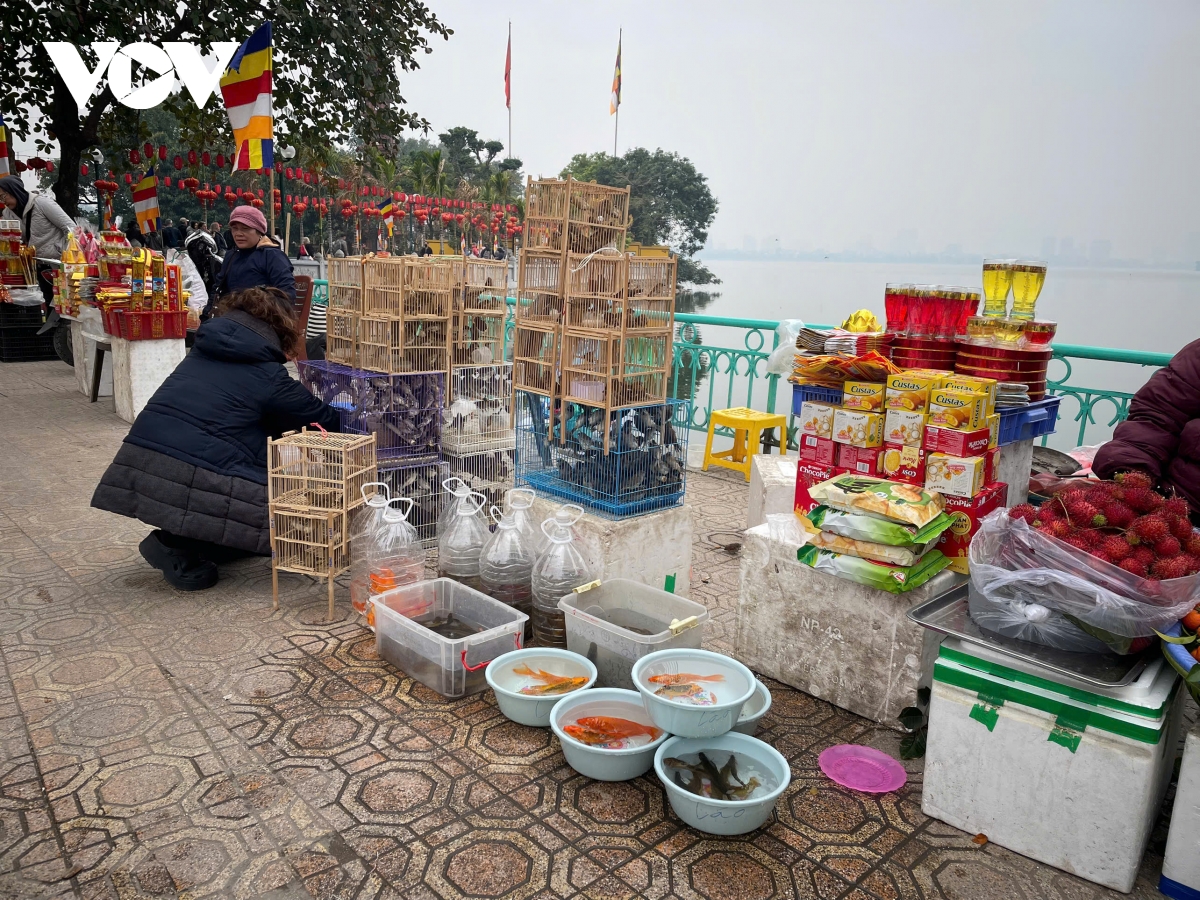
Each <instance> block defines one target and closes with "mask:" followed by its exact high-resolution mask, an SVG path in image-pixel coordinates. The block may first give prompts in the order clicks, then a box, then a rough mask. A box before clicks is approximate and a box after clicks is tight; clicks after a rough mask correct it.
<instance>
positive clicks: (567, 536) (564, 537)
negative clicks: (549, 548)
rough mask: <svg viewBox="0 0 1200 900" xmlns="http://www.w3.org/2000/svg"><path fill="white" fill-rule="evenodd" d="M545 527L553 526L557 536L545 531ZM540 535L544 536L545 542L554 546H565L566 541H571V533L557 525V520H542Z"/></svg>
mask: <svg viewBox="0 0 1200 900" xmlns="http://www.w3.org/2000/svg"><path fill="white" fill-rule="evenodd" d="M547 525H553V526H554V527H555V528H557V529H558V534H557V535H554V534H551V533H550V532H549V531H548V530H547V529H546V526H547ZM542 534H544V535H545V536H546V539H547V540H551V541H553V542H554V543H556V544H565V543H566V542H567V541H569V540H571V533H570V532H569V531H567V529H566V528H564V527H563V526H562V525H559V524H558V520H557V519H543V520H542Z"/></svg>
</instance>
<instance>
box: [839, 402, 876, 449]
mask: <svg viewBox="0 0 1200 900" xmlns="http://www.w3.org/2000/svg"><path fill="white" fill-rule="evenodd" d="M833 439H834V441H836V442H837V443H839V444H849V445H850V446H852V447H863V448H867V449H869V448H871V447H882V446H883V413H871V412H859V411H858V410H854V409H837V410H834V412H833Z"/></svg>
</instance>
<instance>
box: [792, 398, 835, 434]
mask: <svg viewBox="0 0 1200 900" xmlns="http://www.w3.org/2000/svg"><path fill="white" fill-rule="evenodd" d="M834 412H835V409H834V407H832V406H830V405H829V404H828V403H816V402H814V401H812V400H806V401H805V402H804V403H803V404H802V405H801V406H800V433H801V434H811V435H814V436H816V437H823V438H827V437H833V414H834Z"/></svg>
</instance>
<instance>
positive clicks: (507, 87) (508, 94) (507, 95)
mask: <svg viewBox="0 0 1200 900" xmlns="http://www.w3.org/2000/svg"><path fill="white" fill-rule="evenodd" d="M508 27H509V34H508V51H507V52H506V53H505V54H504V105H505V106H506V107H508V108H509V109H512V30H511V29H512V26H511V25H509V26H508Z"/></svg>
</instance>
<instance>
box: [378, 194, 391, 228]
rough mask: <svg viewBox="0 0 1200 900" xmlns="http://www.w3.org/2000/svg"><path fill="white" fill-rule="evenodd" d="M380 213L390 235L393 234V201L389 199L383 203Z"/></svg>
mask: <svg viewBox="0 0 1200 900" xmlns="http://www.w3.org/2000/svg"><path fill="white" fill-rule="evenodd" d="M379 215H380V216H382V217H383V222H384V224H385V225H387V230H388V237H391V236H392V215H393V212H392V201H391V200H389V201H388V202H387V203H385V204H384V205H383V209H381V210H380V211H379Z"/></svg>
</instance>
